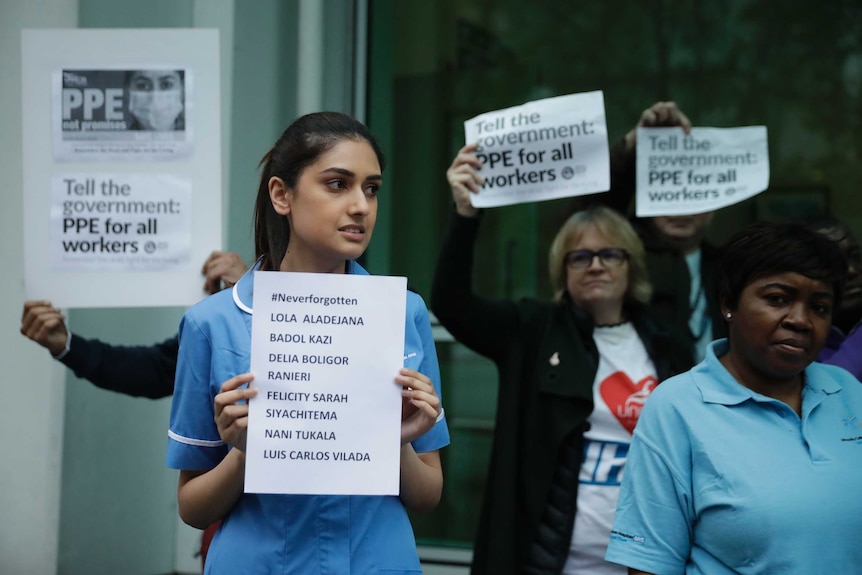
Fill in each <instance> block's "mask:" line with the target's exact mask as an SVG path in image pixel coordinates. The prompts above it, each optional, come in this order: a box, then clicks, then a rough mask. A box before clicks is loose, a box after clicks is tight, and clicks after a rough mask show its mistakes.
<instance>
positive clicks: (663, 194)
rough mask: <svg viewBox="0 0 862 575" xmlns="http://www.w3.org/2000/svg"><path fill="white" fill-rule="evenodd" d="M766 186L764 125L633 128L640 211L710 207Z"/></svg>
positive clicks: (693, 211)
mask: <svg viewBox="0 0 862 575" xmlns="http://www.w3.org/2000/svg"><path fill="white" fill-rule="evenodd" d="M768 186H769V151H768V146H767V139H766V126H747V127H743V128H692V129H691V132H690V133H689V134H688V135H686V134H685V133H684V132H683V131H682V129H681V128H638V137H637V202H636V203H637V208H636V213H637V215H638V216H639V217H648V216H675V215H689V214H699V213H703V212H709V211H713V210H717V209H720V208H724V207H726V206H730V205H733V204H735V203H738V202H741V201H742V200H746V199H748V198H750V197H752V196H755V195H757V194H759V193H760V192H762V191H763V190H765V189H766V188H767V187H768Z"/></svg>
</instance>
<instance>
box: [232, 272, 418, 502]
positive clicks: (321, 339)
mask: <svg viewBox="0 0 862 575" xmlns="http://www.w3.org/2000/svg"><path fill="white" fill-rule="evenodd" d="M406 289H407V282H406V279H405V278H400V277H384V276H367V275H341V274H305V273H287V272H260V271H259V272H255V276H254V295H255V300H254V311H253V314H252V345H251V371H252V373H254V374H255V379H254V381H253V382H252V385H253V386H254V387H257V388H258V390H259V391H258V395H257V397H255V398H254V399H253V400H252V401H251V402H250V404H249V427H248V440H247V450H246V467H245V472H246V478H245V490H246V492H247V493H282V494H318V495H323V494H329V495H397V494H398V491H399V475H400V447H401V442H400V437H401V434H400V427H401V393H400V388H399V386H398V385H397V384H396V383H395V375H396V374H397V373H398V370H399V369H400V368H401V367H402V365H403V353H404V321H405V309H406Z"/></svg>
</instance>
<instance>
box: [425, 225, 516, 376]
mask: <svg viewBox="0 0 862 575" xmlns="http://www.w3.org/2000/svg"><path fill="white" fill-rule="evenodd" d="M480 222H481V217H475V218H468V217H464V216H461V215H459V214H458V213H457V212H455V211H454V210H453V211H452V214H451V216H450V218H449V227H448V229H447V230H446V234H445V236H444V237H443V244H442V246H441V248H440V254H439V255H438V258H437V268H436V270H435V271H434V282H433V284H432V286H431V309H432V311H433V312H434V314H435V315H436V316H437V319H438V320H439V321H440V323H441V324H442V325H443V327H445V328H446V329H447V330H449V332H450V333H451V334H452V335H453V336H454V337H455V339H457V340H458V341H459V342H461V343H463V344H464V345H466V346H467V347H469V348H471V349H472V350H474V351H475V352H477V353H479V354H482V355H484V356H486V357H489V358H491V359H493V360H495V361H496V360H498V359H501V358H503V357H504V355H505V354H506V353H507V352H508V349H509V344H510V341H511V338H512V337H514V336H515V335H516V334H517V332H518V325H519V314H518V309H517V306H516V305H515V304H514V303H513V302H510V301H504V300H500V301H492V300H488V299H485V298H482V297H479V296H477V295H476V294H475V293H473V251H474V247H475V243H476V236H477V234H478V231H479V224H480Z"/></svg>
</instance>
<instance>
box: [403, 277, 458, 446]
mask: <svg viewBox="0 0 862 575" xmlns="http://www.w3.org/2000/svg"><path fill="white" fill-rule="evenodd" d="M404 366H405V367H409V368H411V369H415V370H416V371H418V372H420V373H422V374H424V375H427V376H428V377H429V378H430V379H431V381H432V382H433V383H434V390H435V391H436V392H437V396H438V397H439V398H440V405H441V406H442V405H443V396H442V394H441V390H440V365H439V364H438V363H437V348H436V346H435V345H434V337H433V335H432V334H431V321H430V320H429V319H428V309H427V308H426V307H425V302H424V301H423V300H422V297H421V296H420V295H418V294H416V293H414V292H407V317H406V325H405V331H404ZM412 445H413V449H414V450H416V452H417V453H423V452H427V451H434V450H437V449H440V448H441V447H445V446H447V445H449V428H448V426H447V425H446V417H445V412H444V411H441V416H440V417H439V418H438V419H437V423H436V424H435V425H434V427H432V428H431V429H429V430H428V431H427V432H426V433H425V434H424V435H422V436H421V437H418V438H416V439H415V440H414V441H413V443H412Z"/></svg>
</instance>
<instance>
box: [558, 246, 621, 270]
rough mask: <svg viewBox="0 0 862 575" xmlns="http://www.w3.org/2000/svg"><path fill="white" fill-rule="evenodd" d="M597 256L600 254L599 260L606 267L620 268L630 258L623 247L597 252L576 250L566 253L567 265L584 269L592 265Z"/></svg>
mask: <svg viewBox="0 0 862 575" xmlns="http://www.w3.org/2000/svg"><path fill="white" fill-rule="evenodd" d="M596 256H599V261H600V262H601V263H602V266H603V267H606V268H618V267H620V266H621V265H623V264H624V263H625V262H626V261H627V260H628V259H629V254H628V252H626V251H625V250H624V249H622V248H604V249H601V250H598V251H595V252H594V251H593V250H574V251H571V252H569V253H567V254H566V258H565V260H566V265H567V266H569V267H570V268H572V269H576V270H583V269H586V268H588V267H590V265H592V263H593V258H594V257H596Z"/></svg>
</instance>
